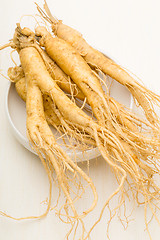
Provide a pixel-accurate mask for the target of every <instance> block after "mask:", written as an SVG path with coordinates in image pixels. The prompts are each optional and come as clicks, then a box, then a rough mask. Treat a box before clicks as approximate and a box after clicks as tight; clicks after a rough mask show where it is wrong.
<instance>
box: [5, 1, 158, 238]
mask: <svg viewBox="0 0 160 240" xmlns="http://www.w3.org/2000/svg"><path fill="white" fill-rule="evenodd" d="M37 2H38V3H39V4H41V6H42V3H43V1H37ZM48 4H49V6H50V8H51V11H52V12H53V13H54V14H55V15H56V16H57V17H58V18H59V19H63V20H64V22H65V23H66V24H68V25H70V26H73V27H75V28H76V29H78V30H79V31H80V32H82V33H83V35H84V36H85V37H86V39H87V40H88V42H90V43H91V44H92V45H94V46H96V47H98V48H100V49H104V51H105V52H106V53H108V54H109V55H111V56H112V57H113V58H115V59H117V60H118V61H119V62H120V63H121V64H122V65H123V66H125V67H126V68H128V69H130V70H131V71H132V72H134V73H135V74H136V75H138V76H139V77H140V78H141V79H142V80H143V82H144V83H145V84H146V85H147V86H148V87H149V88H151V89H152V90H154V91H156V92H157V93H160V29H159V23H160V14H159V12H160V2H159V0H152V1H151V0H121V1H119V0H112V1H109V0H99V1H97V0H81V1H78V0H68V1H64V0H57V1H52V0H48ZM35 12H36V9H35V5H34V1H33V0H28V1H20V0H17V1H16V0H15V1H11V0H5V1H1V7H0V20H1V21H0V22H1V25H0V31H1V38H0V45H2V44H5V43H6V42H8V40H9V39H11V38H12V35H13V32H14V28H15V23H16V22H19V19H20V17H21V16H22V15H23V14H33V13H35ZM28 21H30V23H31V24H33V23H34V20H33V19H31V20H28ZM0 60H1V62H0V69H3V70H4V73H6V72H5V71H6V69H7V67H9V66H10V64H11V62H10V60H9V51H5V50H4V51H3V53H0ZM7 86H8V81H7V80H6V79H4V78H2V77H0V102H1V104H0V210H3V211H6V213H8V214H11V215H13V216H15V217H21V216H27V215H38V214H39V213H40V212H42V211H43V210H45V206H44V205H42V204H40V202H41V201H43V200H44V199H45V198H46V197H47V195H48V179H47V176H46V173H45V171H44V169H43V167H42V164H41V163H40V160H39V159H38V158H37V157H36V156H35V155H33V154H31V153H30V152H29V151H27V150H26V149H24V148H23V147H22V146H21V145H20V144H19V143H18V142H17V141H16V140H15V138H14V137H13V135H12V134H11V131H10V129H9V125H8V122H7V119H6V115H5V95H6V89H7ZM82 168H84V169H86V165H85V164H84V165H83V166H82ZM90 176H91V177H92V178H93V181H94V183H95V185H96V187H97V190H98V193H99V205H98V207H97V208H96V210H95V211H94V213H92V214H91V215H90V216H89V217H88V218H87V220H86V226H87V227H88V228H89V226H90V222H92V221H94V220H95V219H96V217H97V216H98V214H99V212H100V209H101V206H102V203H103V202H104V201H105V199H106V198H107V196H108V194H109V192H111V190H113V188H114V183H113V182H114V177H113V176H112V174H111V173H110V169H109V168H108V166H107V165H106V164H105V163H104V161H103V159H98V160H97V161H94V160H93V161H91V162H90ZM55 192H56V187H55ZM55 197H56V196H55ZM89 201H90V196H88V198H87V199H85V201H82V202H81V204H82V205H83V204H84V206H85V205H86V204H87V203H89ZM130 204H131V203H130ZM130 204H129V205H130ZM128 207H129V206H128ZM107 218H108V212H107V211H106V212H105V214H104V217H103V219H102V221H101V223H100V224H99V225H97V227H96V229H95V230H94V231H93V234H92V235H91V236H92V238H91V239H93V240H99V239H101V240H104V239H107V237H106V223H107ZM133 218H134V219H135V220H134V221H132V222H130V224H129V227H128V229H127V230H126V231H124V229H123V228H122V226H121V224H120V222H119V221H118V220H117V219H116V218H115V219H114V220H113V223H112V225H111V228H110V236H111V239H112V240H117V239H126V240H135V239H137V240H139V239H142V240H143V239H148V235H147V234H146V232H145V231H144V228H145V226H144V217H143V208H141V207H139V208H137V209H136V210H135V211H134V214H133ZM150 229H151V233H152V237H153V239H154V240H158V239H159V234H160V227H158V225H157V224H156V223H155V222H152V224H151V225H150ZM66 231H67V227H66V226H65V225H64V224H63V223H61V222H60V221H59V220H58V218H57V217H56V216H55V214H54V212H51V213H50V214H49V215H48V216H47V217H46V218H44V219H42V220H34V221H31V220H28V221H22V222H16V221H13V220H10V219H6V218H5V217H2V216H1V217H0V239H3V240H10V239H12V240H20V239H23V240H33V239H34V240H44V239H47V240H51V239H56V240H62V239H64V236H65V233H66Z"/></svg>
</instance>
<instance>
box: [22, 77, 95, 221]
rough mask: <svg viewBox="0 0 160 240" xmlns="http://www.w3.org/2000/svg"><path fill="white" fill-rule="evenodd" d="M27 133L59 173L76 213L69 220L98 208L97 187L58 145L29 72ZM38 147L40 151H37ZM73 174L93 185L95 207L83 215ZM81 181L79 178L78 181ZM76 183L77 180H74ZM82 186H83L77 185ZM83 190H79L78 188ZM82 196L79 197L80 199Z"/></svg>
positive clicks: (70, 204) (68, 199)
mask: <svg viewBox="0 0 160 240" xmlns="http://www.w3.org/2000/svg"><path fill="white" fill-rule="evenodd" d="M26 79H27V102H26V108H27V132H28V137H29V139H30V142H31V143H32V144H33V146H36V147H37V149H38V154H39V153H43V154H44V156H45V158H46V161H47V164H49V165H50V166H52V167H53V168H54V170H55V172H56V175H57V179H58V183H59V185H60V186H61V188H62V190H63V192H64V195H65V196H66V203H65V205H64V207H67V206H68V207H70V208H71V209H72V212H73V216H72V215H71V216H70V215H69V213H68V216H67V219H68V221H69V222H70V221H71V219H72V221H73V222H74V221H77V220H78V219H79V220H80V221H81V218H83V217H85V216H86V215H87V214H88V213H89V212H90V211H92V210H93V209H94V207H95V206H96V203H97V193H96V189H95V187H94V185H93V183H92V181H91V179H90V178H89V177H88V176H87V175H86V174H85V173H84V172H83V171H82V170H81V169H80V168H79V167H78V166H77V165H76V164H75V163H74V162H73V161H72V160H71V159H70V158H69V157H68V156H67V154H66V153H65V152H64V151H63V150H62V149H61V148H60V146H58V145H57V143H56V142H55V139H54V136H53V134H52V132H51V130H50V128H49V127H48V125H47V122H46V120H45V115H44V110H43V99H42V94H41V91H40V90H39V88H38V87H37V86H36V85H35V84H34V81H33V79H32V77H30V76H29V75H27V77H26ZM33 96H34V97H33ZM37 149H36V150H37ZM67 172H71V174H73V176H74V178H73V180H74V181H76V180H78V179H79V178H77V177H78V175H80V176H81V177H82V178H83V179H84V180H85V181H86V182H87V183H88V185H89V187H91V189H92V191H93V194H94V200H93V203H92V204H91V207H90V208H89V209H87V210H86V211H85V212H84V213H83V214H81V215H79V214H78V213H77V211H76V209H75V207H74V202H73V200H72V198H71V196H70V192H71V186H69V183H70V178H69V175H68V174H69V173H67ZM78 181H79V180H78ZM73 184H74V182H73ZM74 186H75V187H76V186H77V187H78V186H79V185H77V184H74ZM78 191H79V189H78ZM78 199H79V196H77V199H76V201H77V200H78Z"/></svg>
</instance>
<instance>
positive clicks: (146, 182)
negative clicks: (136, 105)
mask: <svg viewBox="0 0 160 240" xmlns="http://www.w3.org/2000/svg"><path fill="white" fill-rule="evenodd" d="M25 32H27V34H28V32H29V30H26V29H25V30H22V29H20V28H18V29H17V30H16V34H15V37H16V36H17V38H15V39H14V41H15V48H16V47H17V50H18V51H19V55H20V60H21V64H22V67H23V70H24V72H25V76H30V78H31V79H32V81H33V83H35V84H36V86H38V87H39V88H40V90H41V91H42V92H43V94H48V95H49V96H50V98H51V99H52V101H53V102H54V104H55V107H54V108H55V109H54V111H55V113H56V115H57V116H58V118H59V120H60V121H61V124H62V125H63V126H64V128H65V129H67V127H68V126H69V127H70V126H72V129H76V133H77V134H78V133H79V132H80V133H81V135H83V134H82V133H85V134H86V135H88V136H89V137H90V138H91V139H94V141H95V142H96V145H97V147H98V148H99V151H100V152H101V154H102V156H103V158H104V159H105V161H106V162H107V163H108V164H109V165H110V166H111V167H112V168H113V169H114V170H115V172H116V173H117V176H118V182H119V183H120V188H118V189H117V190H116V192H115V193H113V195H112V196H114V195H115V194H117V193H118V192H119V191H122V192H123V188H122V185H123V183H124V181H125V180H126V176H130V177H131V179H132V181H133V185H134V190H135V192H136V191H137V192H138V193H141V194H142V195H143V196H144V199H145V202H146V203H148V200H147V199H149V198H152V199H155V200H157V199H158V197H160V196H159V195H160V194H159V187H158V186H156V184H155V183H154V179H152V174H151V176H150V175H149V176H148V171H149V170H150V171H152V169H153V170H154V168H155V169H156V166H157V165H156V164H157V163H156V160H159V158H158V159H157V158H156V157H155V158H154V157H153V156H149V155H148V156H147V157H146V155H145V158H144V157H143V156H141V155H142V154H140V155H138V156H139V158H138V160H137V158H136V157H137V150H136V149H134V148H130V147H129V146H128V144H127V145H126V144H124V142H123V141H120V140H119V138H117V137H116V135H115V134H113V133H112V132H111V131H109V130H108V129H106V128H104V127H102V126H100V125H98V124H97V123H96V122H94V121H93V119H92V118H90V117H89V116H87V115H86V114H85V113H84V112H83V111H82V110H81V109H79V108H78V107H77V106H76V105H75V104H74V103H73V102H72V101H71V100H70V99H69V98H68V97H67V96H66V95H65V94H64V93H63V91H61V90H60V88H59V87H58V86H57V84H56V83H55V82H54V81H53V80H52V78H51V76H50V75H49V73H48V71H47V69H46V67H45V65H44V62H43V60H42V58H41V56H40V54H39V52H38V51H37V50H36V48H35V46H34V45H33V44H32V42H31V43H30V42H27V41H26V38H27V37H28V36H29V41H30V40H31V36H32V35H27V34H26V35H25V34H24V33H25ZM21 33H23V34H22V38H21ZM25 37H26V38H25ZM23 40H24V41H23ZM17 41H20V42H18V43H17ZM21 41H22V42H21ZM26 43H27V47H26V48H25V46H26ZM29 44H30V46H29ZM31 60H32V61H31ZM33 63H34V64H33ZM35 66H36V67H35ZM86 91H87V90H86ZM62 103H63V104H62ZM68 131H69V130H68ZM41 134H42V133H41ZM34 137H35V135H34ZM43 137H46V134H45V135H44V136H43ZM38 139H39V138H38ZM49 139H50V138H49ZM49 139H48V140H47V143H48V142H49V141H50V140H49ZM39 142H41V141H40V139H39ZM128 147H129V149H130V151H128ZM48 150H49V154H50V148H49V149H48ZM48 150H47V153H48ZM151 155H152V153H151ZM49 156H50V155H49ZM141 161H142V162H143V161H144V162H146V165H148V168H147V173H146V172H145V169H141V168H143V167H144V165H143V164H140V162H141ZM67 163H68V162H67ZM55 168H56V166H55ZM69 202H70V201H69ZM70 204H71V202H70ZM72 210H73V209H72Z"/></svg>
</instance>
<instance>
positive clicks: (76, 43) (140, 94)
mask: <svg viewBox="0 0 160 240" xmlns="http://www.w3.org/2000/svg"><path fill="white" fill-rule="evenodd" d="M44 8H45V11H46V13H47V15H46V14H45V13H44V12H43V11H42V9H41V8H40V7H39V6H37V9H38V11H39V12H40V13H41V15H42V16H43V17H44V19H46V20H47V21H48V22H49V23H50V24H51V25H52V30H53V32H54V34H55V35H56V36H58V37H59V38H61V39H63V40H65V41H67V42H68V43H69V44H71V45H72V46H73V47H74V48H75V49H76V50H77V51H78V52H79V54H80V55H81V56H82V57H83V58H84V59H85V60H86V62H87V63H88V64H89V65H91V66H92V67H93V68H94V69H100V70H101V71H102V72H104V73H105V74H107V75H109V76H110V77H112V78H113V79H115V80H116V81H118V82H119V83H121V84H122V85H124V86H126V87H127V88H128V90H129V91H130V92H131V93H132V95H133V97H134V98H135V99H136V101H137V102H138V103H139V105H140V106H141V107H142V108H143V110H144V113H145V116H146V118H147V119H148V121H149V122H150V123H151V124H153V125H155V126H160V121H159V118H158V116H157V114H156V111H155V110H154V104H156V105H158V106H160V96H159V95H157V94H155V93H153V92H152V91H150V90H149V89H147V88H146V87H145V86H143V85H142V84H140V83H139V82H137V81H136V80H135V79H134V78H133V77H132V76H131V75H130V74H129V73H128V72H127V71H125V70H124V69H123V68H122V67H121V66H119V65H118V64H116V63H115V62H114V61H113V60H111V59H110V58H107V57H106V56H104V55H103V54H102V53H101V52H99V51H97V50H96V49H94V48H93V47H91V46H90V45H89V44H88V43H87V42H86V41H85V39H84V38H83V36H82V34H81V33H79V32H78V31H76V30H75V29H73V28H71V27H69V26H67V25H65V24H63V23H62V21H60V20H58V19H57V18H55V17H53V16H52V14H51V12H50V10H49V8H48V6H47V3H46V1H45V4H44Z"/></svg>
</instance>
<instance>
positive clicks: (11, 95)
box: [6, 78, 133, 161]
mask: <svg viewBox="0 0 160 240" xmlns="http://www.w3.org/2000/svg"><path fill="white" fill-rule="evenodd" d="M110 81H111V78H110V79H109V82H110ZM110 95H111V96H112V97H114V98H115V99H116V100H118V101H119V102H120V103H122V104H124V105H126V106H127V107H129V108H131V109H132V102H133V101H132V97H131V94H130V93H129V91H128V90H127V89H126V88H125V87H124V86H122V85H121V84H119V83H118V82H116V81H114V80H112V84H111V87H110ZM6 112H7V117H8V120H9V125H10V127H11V130H12V132H13V134H14V136H15V138H16V139H17V140H18V141H19V142H20V143H21V144H22V145H23V146H24V147H25V148H27V149H28V150H29V151H31V152H33V153H35V152H34V150H33V149H32V148H31V146H30V144H29V141H28V139H27V136H26V109H25V103H24V102H23V100H21V99H20V97H19V96H18V94H17V92H16V90H15V87H14V84H13V83H10V84H9V86H8V90H7V95H6ZM52 131H53V134H54V135H55V138H57V137H59V135H58V134H57V132H56V130H55V129H52ZM57 142H59V143H60V144H62V143H63V141H62V139H59V140H57ZM62 148H64V150H65V151H66V152H67V153H68V155H69V156H70V157H71V158H72V159H73V160H74V159H75V153H74V152H73V151H72V150H71V149H67V148H66V147H65V146H64V145H62ZM99 155H100V153H99V151H98V149H97V148H93V149H91V150H86V151H85V152H84V151H81V150H76V161H83V160H90V159H93V158H95V157H98V156H99Z"/></svg>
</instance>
